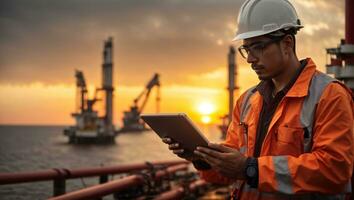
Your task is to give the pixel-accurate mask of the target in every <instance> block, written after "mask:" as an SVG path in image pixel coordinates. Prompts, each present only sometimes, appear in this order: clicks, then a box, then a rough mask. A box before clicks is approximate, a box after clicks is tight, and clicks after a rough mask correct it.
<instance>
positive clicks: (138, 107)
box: [121, 73, 160, 132]
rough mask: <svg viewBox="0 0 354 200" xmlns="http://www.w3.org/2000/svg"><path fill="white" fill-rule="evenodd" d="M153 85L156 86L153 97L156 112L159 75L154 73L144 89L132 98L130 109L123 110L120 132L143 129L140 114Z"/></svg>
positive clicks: (157, 107)
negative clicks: (154, 96)
mask: <svg viewBox="0 0 354 200" xmlns="http://www.w3.org/2000/svg"><path fill="white" fill-rule="evenodd" d="M154 87H157V93H156V99H155V100H156V112H159V111H160V75H159V74H157V73H155V74H154V76H153V77H152V79H151V80H150V81H149V82H148V83H147V84H146V86H145V88H144V90H143V91H142V92H141V93H140V94H139V95H138V96H137V97H136V98H135V99H134V101H133V105H132V106H131V107H130V110H129V111H125V112H124V117H123V128H122V130H121V132H127V131H143V130H145V126H144V123H143V122H141V120H140V114H141V113H142V112H143V110H144V108H145V106H146V103H147V101H148V99H149V96H150V93H151V90H152V89H153V88H154Z"/></svg>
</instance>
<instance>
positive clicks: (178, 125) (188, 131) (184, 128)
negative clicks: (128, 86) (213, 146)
mask: <svg viewBox="0 0 354 200" xmlns="http://www.w3.org/2000/svg"><path fill="white" fill-rule="evenodd" d="M140 117H141V119H143V120H144V121H145V122H146V123H147V124H148V125H149V126H150V128H151V129H152V130H153V131H154V132H155V133H157V135H159V136H160V138H164V137H169V138H171V139H172V140H174V141H176V142H178V143H179V144H180V145H181V147H182V148H183V149H184V150H185V152H184V155H185V156H192V157H194V156H195V157H198V156H197V155H195V154H194V153H193V152H194V150H195V149H196V148H197V146H205V147H207V146H208V140H207V138H205V137H204V135H203V134H202V133H201V132H200V131H199V129H198V128H197V127H196V126H195V125H194V124H193V122H192V121H191V120H190V118H189V117H188V116H187V115H186V114H185V113H168V114H142V115H140Z"/></svg>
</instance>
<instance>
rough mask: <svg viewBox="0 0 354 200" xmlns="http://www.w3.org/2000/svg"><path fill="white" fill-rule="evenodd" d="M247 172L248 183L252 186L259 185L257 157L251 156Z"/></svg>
mask: <svg viewBox="0 0 354 200" xmlns="http://www.w3.org/2000/svg"><path fill="white" fill-rule="evenodd" d="M245 174H246V178H247V184H248V185H250V186H251V187H252V188H257V186H258V160H257V158H253V157H249V158H247V161H246V169H245Z"/></svg>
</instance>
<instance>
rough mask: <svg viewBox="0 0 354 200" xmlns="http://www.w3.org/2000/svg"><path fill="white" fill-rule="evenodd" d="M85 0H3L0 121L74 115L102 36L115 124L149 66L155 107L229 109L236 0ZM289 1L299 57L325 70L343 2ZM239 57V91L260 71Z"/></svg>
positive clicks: (95, 74)
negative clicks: (78, 88) (110, 58)
mask: <svg viewBox="0 0 354 200" xmlns="http://www.w3.org/2000/svg"><path fill="white" fill-rule="evenodd" d="M89 2H90V3H84V2H83V1H82V2H81V1H60V2H56V3H53V4H49V3H44V2H42V1H37V0H33V1H17V0H15V1H10V0H9V1H2V2H1V3H0V4H1V5H0V27H1V32H0V42H1V44H2V45H1V47H0V94H1V98H0V124H72V123H73V119H71V117H70V113H71V112H73V111H74V107H75V105H74V103H75V102H74V100H75V85H74V84H75V79H74V70H75V69H81V70H83V71H84V73H85V76H86V79H87V82H88V84H89V86H90V87H89V89H90V90H91V91H93V90H94V87H95V86H99V85H100V81H101V80H100V78H101V64H102V50H103V49H102V48H103V40H105V39H106V38H107V37H108V36H113V37H114V83H115V88H116V90H115V100H114V117H115V124H118V125H121V117H122V112H123V111H124V110H127V109H129V106H130V105H131V104H132V101H133V99H134V98H135V97H136V96H137V95H138V94H139V93H140V92H141V91H142V90H143V88H144V85H145V84H146V82H147V81H149V80H150V78H151V77H152V75H153V74H154V73H155V72H158V73H159V74H160V75H161V84H162V88H161V90H162V91H161V98H162V101H161V111H162V112H186V113H188V114H189V115H190V116H191V117H192V118H193V120H195V121H198V122H200V120H201V114H200V112H199V111H198V106H199V105H200V104H201V103H203V102H204V103H205V102H206V103H210V104H212V105H214V107H215V111H214V112H213V113H212V114H211V118H212V121H213V122H217V120H218V117H219V116H220V115H223V114H225V113H226V110H227V92H226V90H225V88H226V84H227V82H226V77H227V68H226V66H227V60H226V58H227V53H228V48H229V46H230V45H231V44H232V43H230V40H231V39H232V37H233V34H234V32H235V29H236V16H237V12H238V9H239V6H240V5H241V3H242V1H234V0H218V1H212V0H205V1H197V0H190V1H173V0H165V1H163V2H161V1H158V0H151V1H149V3H146V2H145V3H140V2H138V1H133V0H132V1H128V0H126V1H118V2H116V3H113V2H111V1H99V2H100V3H98V1H89ZM291 2H293V3H294V6H295V7H296V9H297V12H298V14H299V16H300V19H301V20H302V23H303V24H304V25H305V28H304V29H303V30H302V31H301V32H300V33H299V35H298V36H297V49H298V50H297V52H298V57H299V58H305V57H312V58H313V59H314V60H315V62H316V63H317V65H318V66H319V67H320V70H322V71H325V68H324V66H325V63H326V57H325V48H329V47H335V46H337V44H338V43H339V40H340V38H342V37H343V36H344V3H343V2H344V1H343V2H342V1H337V0H328V1H320V0H297V1H294V0H293V1H291ZM323 13H325V15H324V14H323ZM233 45H234V46H236V47H237V46H238V45H239V43H234V44H233ZM237 62H238V63H239V69H238V74H239V76H238V80H237V83H238V85H239V86H240V87H241V90H240V92H242V91H244V90H246V89H247V88H248V87H250V86H252V85H254V84H257V82H258V80H257V77H256V76H255V74H254V73H253V72H252V71H251V70H250V68H249V66H248V65H247V64H246V63H245V62H244V61H243V60H242V59H241V58H239V56H238V57H237ZM154 98H155V91H152V94H151V97H150V99H149V102H148V105H147V107H146V109H145V112H154V108H155V102H154Z"/></svg>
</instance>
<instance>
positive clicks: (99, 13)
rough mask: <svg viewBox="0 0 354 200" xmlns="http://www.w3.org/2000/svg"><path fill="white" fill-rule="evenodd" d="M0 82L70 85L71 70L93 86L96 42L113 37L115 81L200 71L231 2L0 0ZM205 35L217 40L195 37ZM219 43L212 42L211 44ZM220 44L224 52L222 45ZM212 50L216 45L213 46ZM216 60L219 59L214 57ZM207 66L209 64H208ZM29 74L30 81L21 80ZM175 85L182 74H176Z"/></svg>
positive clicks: (233, 6)
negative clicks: (81, 72)
mask: <svg viewBox="0 0 354 200" xmlns="http://www.w3.org/2000/svg"><path fill="white" fill-rule="evenodd" d="M1 4H2V5H1V8H0V9H1V12H0V26H1V27H2V28H1V30H2V31H1V36H0V42H1V44H2V45H1V47H0V60H1V61H0V70H1V73H2V74H6V76H2V77H1V79H0V82H2V83H7V82H10V83H14V82H24V83H26V82H27V83H28V82H32V81H43V82H48V83H61V82H66V83H68V82H70V81H72V73H73V69H74V68H81V69H84V70H85V72H86V73H87V77H88V78H89V79H90V80H94V81H95V82H99V78H97V77H99V76H97V73H98V72H99V71H100V69H99V67H100V65H101V62H102V61H101V57H102V55H101V52H102V41H103V40H104V39H106V37H107V36H110V35H112V36H113V37H114V44H115V64H116V65H115V66H116V72H117V77H119V81H120V83H127V84H134V83H135V82H136V81H137V80H138V81H139V80H141V79H145V78H146V77H145V76H146V75H147V74H149V73H151V74H152V73H153V72H155V71H159V72H160V73H162V74H166V76H171V75H174V74H176V73H174V71H175V69H177V68H178V69H180V70H188V69H190V68H191V66H193V69H198V68H199V69H200V68H203V67H207V68H209V69H210V67H211V65H210V66H205V65H204V63H205V62H206V61H203V60H206V59H205V58H204V57H205V56H208V57H209V58H210V56H213V55H214V54H215V55H216V56H215V58H216V59H217V57H218V55H217V54H218V53H217V51H218V50H219V49H220V48H223V47H225V45H227V44H225V43H221V42H220V41H222V40H228V38H227V36H225V35H224V34H223V31H224V30H225V22H226V21H232V20H234V21H236V19H235V13H237V9H238V7H239V5H240V2H238V1H231V0H223V1H218V2H216V1H198V0H193V1H173V0H163V1H161V0H149V1H138V0H133V1H132V0H121V1H110V0H103V1H93V0H89V1H83V0H76V1H75V0H73V1H55V2H46V1H18V0H15V1H2V3H1ZM203 30H213V32H215V33H216V35H217V37H218V38H219V40H215V39H211V38H209V37H206V36H205V35H203V34H202V32H203ZM218 41H219V42H218ZM223 44H224V46H222V45H223ZM218 45H221V46H220V47H218ZM219 55H220V53H219ZM208 60H210V59H208ZM28 74H30V75H31V76H28ZM175 78H176V79H175V80H176V81H181V80H182V79H183V75H177V77H175Z"/></svg>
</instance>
